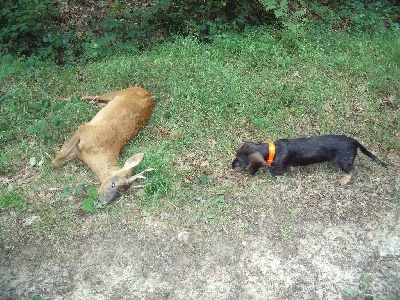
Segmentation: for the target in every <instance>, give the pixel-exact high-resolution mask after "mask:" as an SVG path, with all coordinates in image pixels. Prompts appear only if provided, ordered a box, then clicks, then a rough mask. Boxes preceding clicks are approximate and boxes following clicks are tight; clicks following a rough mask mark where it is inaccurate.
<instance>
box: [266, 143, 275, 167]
mask: <svg viewBox="0 0 400 300" xmlns="http://www.w3.org/2000/svg"><path fill="white" fill-rule="evenodd" d="M268 148H269V149H268V152H269V153H268V159H267V165H271V164H272V162H273V161H274V157H275V144H274V143H272V142H268Z"/></svg>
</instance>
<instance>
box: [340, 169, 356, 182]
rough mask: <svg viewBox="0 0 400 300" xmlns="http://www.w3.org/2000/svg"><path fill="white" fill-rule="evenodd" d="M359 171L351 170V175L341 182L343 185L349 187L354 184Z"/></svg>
mask: <svg viewBox="0 0 400 300" xmlns="http://www.w3.org/2000/svg"><path fill="white" fill-rule="evenodd" d="M356 174H357V171H356V169H355V168H353V170H351V172H350V173H349V174H346V175H345V176H344V177H343V178H342V179H341V180H340V181H339V182H340V184H341V185H347V184H350V183H352V182H353V180H354V177H355V176H356Z"/></svg>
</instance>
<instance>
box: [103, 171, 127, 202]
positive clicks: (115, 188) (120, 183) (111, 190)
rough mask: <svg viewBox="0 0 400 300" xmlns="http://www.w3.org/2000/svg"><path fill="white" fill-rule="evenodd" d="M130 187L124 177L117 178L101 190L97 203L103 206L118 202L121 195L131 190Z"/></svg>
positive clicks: (109, 181) (104, 185) (108, 182)
mask: <svg viewBox="0 0 400 300" xmlns="http://www.w3.org/2000/svg"><path fill="white" fill-rule="evenodd" d="M129 186H130V183H129V181H128V180H127V178H124V177H119V176H116V177H113V178H111V179H110V180H107V181H106V182H104V183H103V184H102V185H101V186H100V188H99V191H98V197H97V201H96V202H97V204H99V205H101V206H103V205H107V204H108V203H110V202H112V201H114V200H117V199H118V198H119V197H120V196H121V194H122V193H123V192H124V191H126V190H127V189H128V188H129Z"/></svg>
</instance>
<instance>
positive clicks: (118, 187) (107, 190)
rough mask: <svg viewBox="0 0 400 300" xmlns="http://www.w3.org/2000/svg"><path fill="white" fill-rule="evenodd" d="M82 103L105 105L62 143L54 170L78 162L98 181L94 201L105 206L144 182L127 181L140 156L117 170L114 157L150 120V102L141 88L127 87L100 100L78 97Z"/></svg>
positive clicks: (139, 175) (152, 103)
mask: <svg viewBox="0 0 400 300" xmlns="http://www.w3.org/2000/svg"><path fill="white" fill-rule="evenodd" d="M82 100H95V101H100V102H105V103H107V105H106V106H105V107H103V108H102V109H101V110H100V111H99V112H98V113H97V114H96V115H95V116H94V117H93V119H92V120H91V121H90V122H88V123H86V124H84V125H81V126H79V127H78V129H77V131H76V132H75V133H74V135H73V136H72V137H71V138H70V139H69V140H68V141H66V142H65V143H64V145H63V146H62V147H61V149H60V150H58V149H54V152H55V154H56V157H55V159H54V160H53V161H52V164H53V165H54V166H60V165H61V164H62V163H63V162H65V161H67V160H69V159H72V158H79V159H81V160H82V161H83V162H84V163H85V164H87V165H88V166H89V168H90V169H92V171H93V172H94V173H95V174H96V176H97V177H98V179H99V180H100V183H101V185H100V188H99V189H98V201H100V203H101V204H107V203H109V202H111V201H112V200H115V199H116V198H118V197H119V196H120V194H121V192H123V191H125V190H126V189H128V187H129V186H130V185H131V183H132V182H133V181H134V180H136V179H138V178H144V176H143V173H144V172H147V171H149V170H151V169H147V170H144V171H143V172H141V173H139V174H137V175H136V176H133V177H131V174H132V170H133V168H134V167H136V166H137V165H138V164H139V163H140V161H141V160H142V158H143V153H139V154H136V155H134V156H132V157H130V158H129V159H127V161H126V162H125V164H124V166H123V167H122V168H121V167H120V165H119V164H118V155H119V153H120V152H121V151H122V149H123V148H124V146H125V144H126V143H127V142H128V141H129V140H130V139H131V138H133V137H134V136H135V135H136V134H137V132H138V131H139V129H140V128H141V127H143V126H144V125H145V124H146V123H147V122H148V120H149V119H150V117H151V114H152V111H153V107H154V101H153V99H152V97H151V96H150V94H149V93H148V92H147V91H146V90H145V89H143V88H140V87H130V88H127V89H124V90H122V91H118V92H113V93H109V94H105V95H102V96H96V97H92V96H87V97H82Z"/></svg>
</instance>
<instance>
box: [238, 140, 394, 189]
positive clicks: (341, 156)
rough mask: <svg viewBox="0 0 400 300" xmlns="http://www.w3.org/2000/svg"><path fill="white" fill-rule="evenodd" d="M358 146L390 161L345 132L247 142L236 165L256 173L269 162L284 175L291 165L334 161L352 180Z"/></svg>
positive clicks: (273, 170) (385, 165) (239, 151)
mask: <svg viewBox="0 0 400 300" xmlns="http://www.w3.org/2000/svg"><path fill="white" fill-rule="evenodd" d="M357 149H360V150H361V152H362V153H364V154H365V155H367V156H368V157H369V158H371V159H372V160H373V161H375V162H376V163H378V164H380V165H381V166H383V167H387V164H385V163H384V162H382V161H381V160H380V159H379V158H377V157H376V156H375V155H373V154H372V153H371V152H369V151H368V150H367V149H366V148H365V147H364V146H363V145H361V144H360V143H359V142H358V141H357V140H355V139H353V138H350V137H347V136H345V135H322V136H314V137H309V138H298V139H282V140H277V141H275V142H274V143H272V142H269V143H260V142H251V141H247V142H245V143H244V144H243V145H242V147H240V149H238V150H237V151H236V158H235V159H234V160H233V162H232V168H233V169H238V170H242V169H248V170H249V172H250V174H255V173H256V172H257V171H258V169H259V168H261V167H264V166H269V171H270V173H271V174H272V175H282V174H283V173H284V172H285V169H286V168H287V167H288V166H306V165H310V164H314V163H320V162H326V161H328V162H334V163H337V164H338V165H339V168H340V169H341V170H342V171H343V172H345V173H346V174H348V175H347V176H345V178H343V179H342V181H341V182H342V184H346V183H348V182H350V181H351V179H352V177H353V175H354V173H355V170H354V167H353V165H354V160H355V158H356V156H357Z"/></svg>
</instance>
